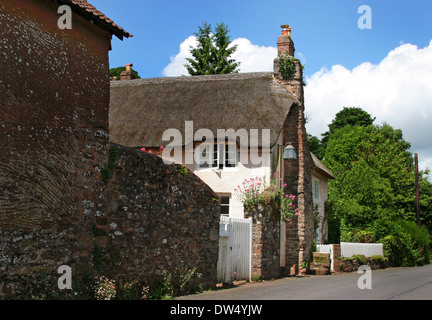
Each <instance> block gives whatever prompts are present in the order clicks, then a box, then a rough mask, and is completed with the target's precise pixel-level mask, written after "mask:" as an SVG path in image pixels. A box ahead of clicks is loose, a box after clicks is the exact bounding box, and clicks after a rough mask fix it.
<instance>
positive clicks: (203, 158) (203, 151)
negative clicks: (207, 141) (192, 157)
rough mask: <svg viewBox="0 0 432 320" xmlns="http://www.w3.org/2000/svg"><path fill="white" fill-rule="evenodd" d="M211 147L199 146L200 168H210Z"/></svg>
mask: <svg viewBox="0 0 432 320" xmlns="http://www.w3.org/2000/svg"><path fill="white" fill-rule="evenodd" d="M209 148H210V147H209V145H201V146H199V149H198V150H199V160H198V165H199V167H200V168H208V167H209V164H210V152H209V151H210V149H209Z"/></svg>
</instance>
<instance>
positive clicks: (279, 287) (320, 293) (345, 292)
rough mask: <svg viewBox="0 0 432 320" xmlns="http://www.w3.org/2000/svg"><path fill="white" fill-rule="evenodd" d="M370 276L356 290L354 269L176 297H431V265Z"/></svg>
mask: <svg viewBox="0 0 432 320" xmlns="http://www.w3.org/2000/svg"><path fill="white" fill-rule="evenodd" d="M370 275H371V277H370V278H369V279H370V284H371V289H367V288H365V289H359V286H358V282H359V280H360V282H361V283H365V282H364V281H363V279H365V277H366V274H360V273H357V272H353V273H346V274H337V275H327V276H303V277H288V278H284V279H277V280H272V281H265V282H255V283H247V284H244V285H241V286H238V287H235V288H230V289H225V290H218V291H207V292H204V293H201V294H198V295H191V296H184V297H179V298H177V299H176V300H432V264H430V265H426V266H421V267H414V268H389V269H384V270H373V271H371V273H370ZM360 278H361V279H360Z"/></svg>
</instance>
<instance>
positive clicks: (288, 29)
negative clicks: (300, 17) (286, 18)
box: [281, 24, 291, 37]
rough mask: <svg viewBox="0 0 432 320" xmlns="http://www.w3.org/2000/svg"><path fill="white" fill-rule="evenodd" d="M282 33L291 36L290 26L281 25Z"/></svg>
mask: <svg viewBox="0 0 432 320" xmlns="http://www.w3.org/2000/svg"><path fill="white" fill-rule="evenodd" d="M281 28H282V35H283V36H289V37H291V27H290V26H289V25H287V24H283V25H281Z"/></svg>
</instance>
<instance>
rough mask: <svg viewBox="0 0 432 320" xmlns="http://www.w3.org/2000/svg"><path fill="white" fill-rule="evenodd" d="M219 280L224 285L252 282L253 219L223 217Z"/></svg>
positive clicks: (218, 268)
mask: <svg viewBox="0 0 432 320" xmlns="http://www.w3.org/2000/svg"><path fill="white" fill-rule="evenodd" d="M219 230H220V232H219V235H220V237H219V257H218V265H217V279H218V281H219V282H222V283H229V282H232V281H233V280H248V281H250V280H251V277H252V219H251V218H249V219H239V218H230V217H226V216H221V220H220V229H219Z"/></svg>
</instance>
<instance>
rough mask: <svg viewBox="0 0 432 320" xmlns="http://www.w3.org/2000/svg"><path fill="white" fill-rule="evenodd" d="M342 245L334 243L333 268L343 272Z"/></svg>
mask: <svg viewBox="0 0 432 320" xmlns="http://www.w3.org/2000/svg"><path fill="white" fill-rule="evenodd" d="M341 256H342V253H341V246H340V244H334V245H333V270H334V271H335V272H341V270H340V264H341Z"/></svg>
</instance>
